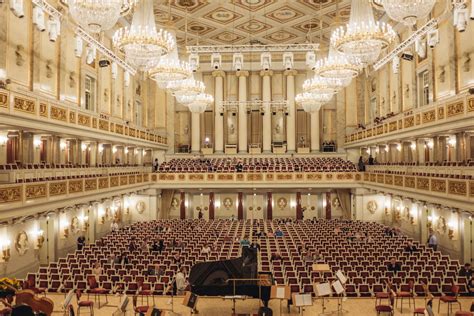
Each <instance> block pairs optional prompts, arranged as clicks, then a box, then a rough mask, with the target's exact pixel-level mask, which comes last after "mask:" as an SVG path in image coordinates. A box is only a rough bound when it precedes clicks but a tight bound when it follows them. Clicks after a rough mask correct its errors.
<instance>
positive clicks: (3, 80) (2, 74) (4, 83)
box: [0, 69, 11, 89]
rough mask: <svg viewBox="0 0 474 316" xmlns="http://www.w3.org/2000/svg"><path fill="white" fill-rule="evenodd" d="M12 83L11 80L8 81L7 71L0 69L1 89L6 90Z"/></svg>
mask: <svg viewBox="0 0 474 316" xmlns="http://www.w3.org/2000/svg"><path fill="white" fill-rule="evenodd" d="M10 83H11V80H10V79H7V73H6V71H5V69H0V89H6V88H7V85H9V84H10Z"/></svg>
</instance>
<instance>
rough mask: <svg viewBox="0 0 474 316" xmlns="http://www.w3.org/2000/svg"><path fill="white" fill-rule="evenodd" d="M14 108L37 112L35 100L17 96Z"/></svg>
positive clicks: (14, 100) (31, 112) (14, 99)
mask: <svg viewBox="0 0 474 316" xmlns="http://www.w3.org/2000/svg"><path fill="white" fill-rule="evenodd" d="M13 108H14V109H15V110H16V111H20V112H25V113H29V114H35V101H34V100H30V99H25V98H20V97H17V96H16V97H14V98H13Z"/></svg>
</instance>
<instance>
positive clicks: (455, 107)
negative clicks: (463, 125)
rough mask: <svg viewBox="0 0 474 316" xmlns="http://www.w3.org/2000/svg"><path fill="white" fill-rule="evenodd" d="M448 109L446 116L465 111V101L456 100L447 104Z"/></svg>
mask: <svg viewBox="0 0 474 316" xmlns="http://www.w3.org/2000/svg"><path fill="white" fill-rule="evenodd" d="M447 108H448V111H447V114H446V116H447V117H452V116H456V115H460V114H462V113H464V102H462V101H460V102H456V103H451V104H448V105H447Z"/></svg>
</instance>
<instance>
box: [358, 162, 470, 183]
mask: <svg viewBox="0 0 474 316" xmlns="http://www.w3.org/2000/svg"><path fill="white" fill-rule="evenodd" d="M366 171H368V172H375V173H387V174H398V175H408V176H418V177H443V178H454V179H468V180H470V179H474V161H470V160H469V161H467V162H466V161H463V162H449V161H445V162H443V163H435V162H428V163H425V164H418V163H401V164H390V163H387V164H377V165H371V166H366Z"/></svg>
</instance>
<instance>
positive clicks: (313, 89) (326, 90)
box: [303, 76, 342, 94]
mask: <svg viewBox="0 0 474 316" xmlns="http://www.w3.org/2000/svg"><path fill="white" fill-rule="evenodd" d="M341 87H342V81H341V80H339V79H334V78H323V77H319V76H314V77H313V78H311V79H306V80H305V81H304V83H303V92H310V93H322V94H334V93H336V92H337V91H338V90H339V89H340V88H341Z"/></svg>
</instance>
